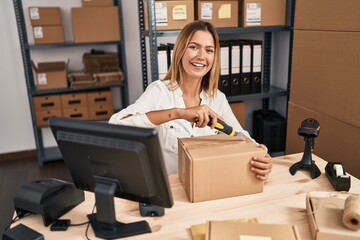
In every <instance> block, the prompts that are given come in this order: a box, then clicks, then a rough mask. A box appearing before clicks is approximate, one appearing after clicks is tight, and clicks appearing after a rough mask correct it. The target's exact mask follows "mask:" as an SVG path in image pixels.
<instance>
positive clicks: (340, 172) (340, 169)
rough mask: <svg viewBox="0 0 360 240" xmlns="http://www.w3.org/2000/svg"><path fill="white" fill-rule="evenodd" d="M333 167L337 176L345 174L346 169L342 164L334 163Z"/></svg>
mask: <svg viewBox="0 0 360 240" xmlns="http://www.w3.org/2000/svg"><path fill="white" fill-rule="evenodd" d="M333 168H334V170H335V174H336V177H339V176H341V175H344V169H343V167H342V165H341V164H334V166H333Z"/></svg>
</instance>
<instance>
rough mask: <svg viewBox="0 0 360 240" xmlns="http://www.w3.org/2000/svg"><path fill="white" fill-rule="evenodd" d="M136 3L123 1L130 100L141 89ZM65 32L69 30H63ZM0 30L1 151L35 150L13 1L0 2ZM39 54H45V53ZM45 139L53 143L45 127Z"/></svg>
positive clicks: (50, 0) (30, 0)
mask: <svg viewBox="0 0 360 240" xmlns="http://www.w3.org/2000/svg"><path fill="white" fill-rule="evenodd" d="M137 2H138V1H136V0H123V1H122V4H123V9H124V12H123V14H124V15H123V20H124V24H123V25H124V34H125V46H126V60H127V63H126V64H127V79H128V82H129V95H130V103H132V102H134V101H135V99H137V98H138V96H139V95H140V94H141V93H142V91H143V88H142V75H141V62H140V40H139V30H138V28H139V20H138V8H137ZM23 5H24V7H25V6H31V5H32V6H36V5H38V6H40V5H42V6H46V5H49V6H65V7H67V6H73V5H74V6H76V5H77V6H80V5H81V0H47V1H43V0H42V1H40V0H23ZM25 14H27V13H26V12H25ZM64 16H65V17H64ZM68 16H69V14H68V13H66V12H65V15H63V18H66V19H63V22H64V27H65V29H69V27H68V22H69V19H68ZM25 17H27V15H25ZM27 28H28V29H29V26H27ZM27 31H28V36H29V37H28V38H29V41H32V35H31V34H30V33H29V30H27ZM65 32H66V34H67V33H68V32H67V31H66V30H65ZM0 33H1V34H0V50H1V51H0V73H1V77H0V84H1V87H0V119H1V120H0V154H2V153H10V152H17V151H24V150H30V149H35V140H34V133H33V129H32V126H31V114H30V108H29V102H28V97H27V91H26V85H25V77H24V68H23V63H22V58H21V51H20V44H19V37H18V33H17V26H16V19H15V13H14V7H13V1H1V5H0ZM62 50H63V51H64V49H62ZM52 51H56V50H52ZM52 51H50V54H49V52H48V53H47V54H48V55H47V57H48V58H50V59H51V58H52V57H53V56H54V55H58V54H59V55H60V53H57V52H52ZM36 54H40V53H34V57H36ZM41 54H42V55H41V57H44V55H43V54H44V53H41ZM45 58H46V56H45ZM44 142H45V145H46V146H47V145H53V144H54V141H53V138H52V136H51V134H50V132H49V131H48V129H47V130H45V131H44Z"/></svg>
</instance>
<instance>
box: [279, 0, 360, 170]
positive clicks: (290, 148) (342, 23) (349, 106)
mask: <svg viewBox="0 0 360 240" xmlns="http://www.w3.org/2000/svg"><path fill="white" fill-rule="evenodd" d="M359 9H360V2H359V1H357V0H348V1H346V3H344V2H339V1H335V0H318V1H311V0H297V1H296V12H295V32H294V45H293V60H292V73H291V89H290V102H289V107H288V129H287V144H286V153H287V154H291V153H295V152H302V151H303V150H304V140H303V138H302V137H300V136H299V135H297V128H298V127H299V125H300V124H301V122H302V121H303V120H304V119H306V118H310V117H312V118H315V119H317V120H318V121H319V123H320V126H321V130H320V133H319V136H318V137H317V138H316V139H315V148H314V153H315V154H316V155H318V156H320V157H321V158H324V159H326V160H327V161H333V162H341V163H342V164H343V165H344V169H346V170H347V171H348V172H349V173H351V174H353V175H355V176H356V177H360V162H359V159H360V151H358V150H357V149H360V141H359V136H360V98H359V89H360V81H359V79H358V76H359V56H360V47H359V43H360V14H359ZM354 150H355V151H354Z"/></svg>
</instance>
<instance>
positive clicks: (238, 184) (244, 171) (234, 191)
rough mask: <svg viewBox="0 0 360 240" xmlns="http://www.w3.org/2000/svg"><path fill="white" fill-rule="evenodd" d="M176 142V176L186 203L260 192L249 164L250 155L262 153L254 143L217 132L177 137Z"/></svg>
mask: <svg viewBox="0 0 360 240" xmlns="http://www.w3.org/2000/svg"><path fill="white" fill-rule="evenodd" d="M178 145H179V150H178V151H179V155H178V158H179V178H180V181H181V183H182V184H183V186H184V188H185V192H186V194H187V195H188V198H189V200H190V202H201V201H207V200H213V199H220V198H227V197H234V196H239V195H246V194H252V193H259V192H262V191H263V182H262V181H259V180H258V179H257V178H256V176H255V174H254V173H253V172H252V171H251V170H250V166H249V162H250V160H251V158H252V157H253V156H256V155H264V154H265V152H264V150H263V149H261V148H260V147H258V146H257V144H255V143H253V142H246V141H240V140H239V139H237V138H234V137H231V136H228V135H225V134H218V135H212V136H203V137H192V138H179V140H178Z"/></svg>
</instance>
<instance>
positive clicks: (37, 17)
mask: <svg viewBox="0 0 360 240" xmlns="http://www.w3.org/2000/svg"><path fill="white" fill-rule="evenodd" d="M29 18H30V23H31V26H50V25H62V21H61V11H60V7H29Z"/></svg>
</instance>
